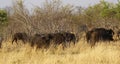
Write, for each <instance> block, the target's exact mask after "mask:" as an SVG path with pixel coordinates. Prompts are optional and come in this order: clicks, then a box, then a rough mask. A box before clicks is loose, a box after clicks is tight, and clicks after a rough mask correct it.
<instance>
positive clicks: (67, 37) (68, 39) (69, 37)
mask: <svg viewBox="0 0 120 64" xmlns="http://www.w3.org/2000/svg"><path fill="white" fill-rule="evenodd" d="M62 34H63V36H64V38H65V42H73V43H74V44H75V42H76V36H75V34H73V33H69V32H63V33H62Z"/></svg>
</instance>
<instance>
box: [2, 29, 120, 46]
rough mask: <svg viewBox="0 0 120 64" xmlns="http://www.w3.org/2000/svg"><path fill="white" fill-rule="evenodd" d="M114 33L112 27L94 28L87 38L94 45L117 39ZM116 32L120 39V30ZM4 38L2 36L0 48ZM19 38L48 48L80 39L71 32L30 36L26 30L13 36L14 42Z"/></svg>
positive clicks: (24, 41) (32, 44) (33, 44)
mask: <svg viewBox="0 0 120 64" xmlns="http://www.w3.org/2000/svg"><path fill="white" fill-rule="evenodd" d="M114 34H115V32H114V31H113V30H112V29H105V28H93V29H92V30H89V31H87V32H86V36H85V37H86V39H85V40H86V41H87V43H88V44H90V45H91V47H93V46H94V45H95V44H96V43H97V42H99V41H115V40H114V38H113V36H114ZM116 34H117V37H118V38H119V39H120V31H118V32H117V33H116ZM3 40H4V39H3V38H2V37H0V48H1V46H2V41H3ZM18 40H21V41H23V43H24V44H25V43H28V42H29V43H30V46H31V47H34V46H36V47H37V48H42V47H44V48H48V47H49V46H50V45H51V44H53V45H55V46H56V45H60V44H62V45H63V46H64V47H66V46H67V45H66V44H68V45H69V44H70V43H73V44H74V45H75V44H76V43H77V42H78V41H79V39H78V37H77V36H76V35H75V34H73V33H70V32H57V33H44V34H34V35H33V36H28V35H27V34H26V33H24V32H18V33H15V34H14V35H13V36H12V44H13V43H16V44H18V42H17V41H18Z"/></svg>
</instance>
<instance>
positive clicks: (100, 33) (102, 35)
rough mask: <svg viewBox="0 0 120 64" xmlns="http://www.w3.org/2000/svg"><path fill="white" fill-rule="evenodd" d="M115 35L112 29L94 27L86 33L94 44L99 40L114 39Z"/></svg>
mask: <svg viewBox="0 0 120 64" xmlns="http://www.w3.org/2000/svg"><path fill="white" fill-rule="evenodd" d="M113 35H114V32H113V30H112V29H105V28H94V29H92V30H91V31H88V32H87V33H86V40H87V42H88V43H90V44H91V45H92V46H93V45H95V43H96V42H98V41H113Z"/></svg>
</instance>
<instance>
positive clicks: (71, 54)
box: [0, 40, 120, 64]
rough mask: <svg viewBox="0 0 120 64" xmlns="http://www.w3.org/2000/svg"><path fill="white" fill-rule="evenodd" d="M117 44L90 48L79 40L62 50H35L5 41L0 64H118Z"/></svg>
mask: <svg viewBox="0 0 120 64" xmlns="http://www.w3.org/2000/svg"><path fill="white" fill-rule="evenodd" d="M119 42H120V41H117V42H110V43H109V42H102V43H98V44H96V46H95V47H94V48H90V46H89V45H88V44H87V43H86V42H85V41H84V40H80V41H79V42H78V43H77V44H76V45H71V46H70V47H67V48H65V49H64V50H63V49H62V48H61V46H58V47H57V48H53V47H52V46H51V47H50V48H49V49H39V50H36V49H35V47H34V48H31V47H30V46H29V44H25V45H23V44H22V43H21V42H19V45H17V44H16V43H14V44H13V45H12V44H11V41H7V42H3V44H2V49H0V64H120V43H119Z"/></svg>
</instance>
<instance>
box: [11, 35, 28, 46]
mask: <svg viewBox="0 0 120 64" xmlns="http://www.w3.org/2000/svg"><path fill="white" fill-rule="evenodd" d="M12 38H13V39H12V44H13V42H14V41H15V42H16V43H17V41H18V40H22V41H23V43H24V44H25V42H27V40H28V36H27V34H26V33H15V34H14V35H13V37H12ZM17 44H18V43H17Z"/></svg>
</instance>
